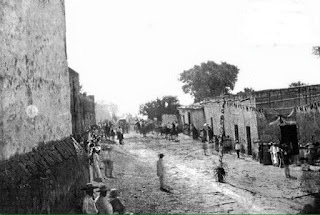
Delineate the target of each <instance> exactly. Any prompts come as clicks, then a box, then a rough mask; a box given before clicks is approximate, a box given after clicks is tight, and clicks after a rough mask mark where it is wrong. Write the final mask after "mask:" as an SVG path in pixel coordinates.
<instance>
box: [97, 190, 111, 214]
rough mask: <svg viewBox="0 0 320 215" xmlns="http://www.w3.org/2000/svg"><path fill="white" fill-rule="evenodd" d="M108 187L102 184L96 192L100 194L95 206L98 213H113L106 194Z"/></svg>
mask: <svg viewBox="0 0 320 215" xmlns="http://www.w3.org/2000/svg"><path fill="white" fill-rule="evenodd" d="M109 190H110V189H108V188H107V186H106V185H102V186H101V187H100V189H99V191H98V192H100V196H99V198H98V200H97V202H96V207H97V209H98V211H99V214H113V208H112V205H111V203H110V199H109V197H108V196H107V192H108V191H109Z"/></svg>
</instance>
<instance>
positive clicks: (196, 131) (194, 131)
mask: <svg viewBox="0 0 320 215" xmlns="http://www.w3.org/2000/svg"><path fill="white" fill-rule="evenodd" d="M192 137H193V139H194V140H196V139H198V137H199V134H198V130H197V129H196V127H195V126H194V125H192Z"/></svg>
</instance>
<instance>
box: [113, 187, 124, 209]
mask: <svg viewBox="0 0 320 215" xmlns="http://www.w3.org/2000/svg"><path fill="white" fill-rule="evenodd" d="M110 203H111V205H112V208H113V213H119V214H124V213H125V210H126V207H125V205H124V204H123V202H122V201H121V200H120V199H119V191H118V190H116V189H111V192H110Z"/></svg>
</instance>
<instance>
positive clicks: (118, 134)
mask: <svg viewBox="0 0 320 215" xmlns="http://www.w3.org/2000/svg"><path fill="white" fill-rule="evenodd" d="M117 138H118V140H119V144H120V145H122V144H123V130H122V128H121V127H120V126H119V128H118V131H117Z"/></svg>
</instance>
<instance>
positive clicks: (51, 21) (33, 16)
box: [0, 0, 72, 160]
mask: <svg viewBox="0 0 320 215" xmlns="http://www.w3.org/2000/svg"><path fill="white" fill-rule="evenodd" d="M0 34H1V36H0V44H1V46H0V53H1V54H0V93H1V95H0V98H1V100H0V107H1V108H0V116H1V118H0V137H1V139H0V160H3V159H8V158H9V157H11V156H12V155H14V154H16V153H26V152H29V151H30V150H31V149H32V148H33V147H34V146H36V145H37V144H38V143H39V142H48V141H52V140H59V139H62V138H64V137H66V136H69V135H70V134H71V132H72V131H71V114H70V88H69V74H68V66H67V56H66V42H65V37H66V24H65V8H64V1H63V0H61V1H49V0H3V1H0Z"/></svg>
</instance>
